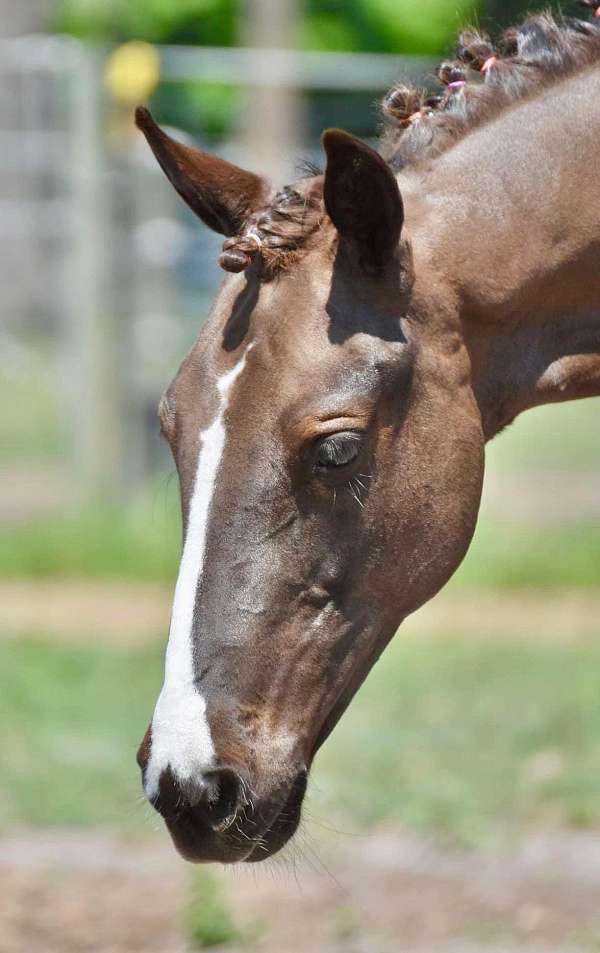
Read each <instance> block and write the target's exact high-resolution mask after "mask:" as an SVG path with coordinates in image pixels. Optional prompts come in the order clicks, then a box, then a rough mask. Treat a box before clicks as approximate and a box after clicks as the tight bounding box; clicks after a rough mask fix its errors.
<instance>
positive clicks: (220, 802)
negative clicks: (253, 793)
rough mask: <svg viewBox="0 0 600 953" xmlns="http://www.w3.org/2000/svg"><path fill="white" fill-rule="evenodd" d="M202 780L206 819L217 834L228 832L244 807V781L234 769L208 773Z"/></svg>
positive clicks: (222, 769)
mask: <svg viewBox="0 0 600 953" xmlns="http://www.w3.org/2000/svg"><path fill="white" fill-rule="evenodd" d="M202 780H203V782H204V786H205V794H204V805H205V808H206V819H207V821H208V823H209V824H210V826H211V827H212V829H213V830H214V831H216V832H217V833H219V832H220V831H226V830H227V828H229V827H231V825H232V824H233V823H234V821H235V819H236V817H237V816H238V813H239V811H240V809H241V807H242V806H243V799H244V798H243V783H242V779H241V777H240V776H239V774H238V773H237V771H234V770H233V769H232V768H221V769H219V770H216V771H208V772H206V774H204V776H203V778H202Z"/></svg>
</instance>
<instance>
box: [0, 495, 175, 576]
mask: <svg viewBox="0 0 600 953" xmlns="http://www.w3.org/2000/svg"><path fill="white" fill-rule="evenodd" d="M176 493H177V485H176V481H175V480H171V481H170V483H169V485H168V486H167V485H166V484H165V485H164V487H161V489H159V490H156V492H155V493H154V494H153V495H152V498H151V499H148V498H145V499H143V500H140V501H138V502H137V503H130V504H128V505H124V504H120V505H119V504H111V503H107V502H103V501H100V500H99V501H97V502H93V503H90V504H88V505H86V506H83V507H79V508H76V509H72V510H69V511H67V512H64V513H60V512H59V513H56V514H54V515H52V516H44V517H40V518H36V519H34V520H31V521H30V522H27V523H20V524H17V525H15V526H11V528H10V531H9V532H4V533H1V534H0V577H4V578H17V577H32V578H47V577H51V576H55V577H57V576H89V577H92V578H106V579H143V580H148V581H154V582H161V581H167V582H172V580H173V579H174V578H175V574H176V571H177V561H178V558H179V547H180V532H181V531H180V522H179V504H178V502H177V499H176V495H175V494H176Z"/></svg>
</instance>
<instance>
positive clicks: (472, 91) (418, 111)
mask: <svg viewBox="0 0 600 953" xmlns="http://www.w3.org/2000/svg"><path fill="white" fill-rule="evenodd" d="M578 2H579V4H580V6H583V7H585V8H587V9H588V10H589V11H590V12H591V13H592V14H593V16H594V18H596V17H599V16H600V0H578ZM599 61H600V19H594V20H593V21H592V22H588V21H586V20H580V19H577V18H575V17H562V18H559V19H557V18H555V17H553V16H552V15H551V14H550V13H542V14H539V15H535V16H530V17H528V18H527V19H526V20H525V21H524V22H523V23H522V24H521V25H520V26H518V27H512V28H510V29H509V30H506V32H505V33H504V34H502V36H501V37H500V39H499V40H498V42H497V43H496V44H495V45H494V44H493V43H492V41H491V40H490V38H489V37H488V36H487V35H485V34H483V33H479V32H478V31H476V30H465V31H464V32H463V33H461V34H460V35H459V38H458V44H457V50H456V59H455V60H454V61H452V62H446V63H442V64H441V66H440V67H439V68H438V71H437V79H438V81H439V82H440V84H441V86H442V91H441V93H437V94H435V95H432V94H431V92H428V91H427V90H424V89H414V88H410V87H408V86H403V85H397V86H394V87H393V88H392V89H391V90H390V91H389V92H388V93H387V94H386V96H385V97H384V98H383V101H382V103H381V111H382V114H383V117H384V119H385V121H386V123H387V128H386V129H385V130H384V132H383V135H382V137H381V142H380V145H381V153H382V155H383V157H384V159H386V161H387V162H388V164H389V165H390V167H391V168H392V169H393V170H394V171H395V172H398V171H400V170H402V169H404V168H407V167H411V166H415V165H418V164H419V163H421V162H424V161H426V160H430V159H432V158H435V157H436V156H438V155H440V154H441V153H442V152H445V151H446V150H447V149H450V148H451V147H452V146H453V145H454V144H455V143H456V142H458V140H460V139H462V138H464V137H465V136H466V135H468V134H469V133H470V132H471V131H472V130H474V129H476V128H477V127H479V126H481V125H482V124H483V123H485V122H488V121H489V120H491V119H494V118H495V117H496V116H498V115H499V114H500V113H502V112H503V111H504V110H505V109H508V108H509V107H510V106H511V105H513V104H514V103H515V102H517V101H519V100H522V99H526V98H528V97H531V96H534V95H536V94H538V93H539V92H540V91H542V90H543V89H545V88H547V87H549V86H552V84H554V83H556V82H558V81H559V80H561V79H563V78H564V77H566V76H568V75H570V74H572V73H575V72H577V71H579V70H582V69H584V68H585V67H587V66H589V65H591V64H593V63H597V62H599ZM303 172H304V175H305V177H304V178H303V179H301V180H300V181H299V182H296V183H295V185H294V186H287V187H286V188H284V189H283V190H282V191H281V192H278V193H277V195H275V197H274V198H273V199H272V201H271V203H270V205H268V206H267V207H266V208H264V209H262V210H261V211H259V212H258V213H256V214H254V215H253V216H252V217H251V218H250V219H249V220H248V221H247V222H246V224H245V229H244V232H243V234H241V235H238V236H235V237H233V238H228V239H227V240H226V241H225V243H224V244H223V252H222V254H221V257H220V258H219V264H220V265H221V267H222V268H224V269H226V270H227V271H232V272H239V271H243V270H244V269H245V268H247V267H248V266H249V265H250V263H251V262H252V261H253V260H254V259H255V258H257V257H258V256H260V259H261V265H262V272H261V275H262V277H263V278H265V279H269V278H272V277H273V276H274V275H275V274H276V273H277V271H278V270H280V269H282V268H286V267H288V266H289V265H290V264H291V263H292V262H293V261H294V260H295V259H296V257H297V255H298V253H299V251H300V249H301V248H302V247H303V246H304V245H306V243H307V241H308V239H309V238H310V236H311V235H313V234H314V233H315V232H316V231H317V230H318V228H319V226H320V225H321V222H322V221H323V217H324V214H325V212H324V205H323V176H322V174H320V173H319V170H318V169H317V168H316V167H314V166H311V165H310V164H305V165H304V167H303Z"/></svg>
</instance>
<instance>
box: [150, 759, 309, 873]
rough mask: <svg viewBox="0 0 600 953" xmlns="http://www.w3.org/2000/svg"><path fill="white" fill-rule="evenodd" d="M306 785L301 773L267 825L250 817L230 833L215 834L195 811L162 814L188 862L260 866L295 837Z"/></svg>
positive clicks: (178, 847)
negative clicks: (258, 864)
mask: <svg viewBox="0 0 600 953" xmlns="http://www.w3.org/2000/svg"><path fill="white" fill-rule="evenodd" d="M306 784H307V772H306V771H302V772H301V773H300V774H298V775H297V777H296V778H295V780H294V782H293V784H292V786H291V788H290V790H289V793H288V795H287V798H286V800H285V801H284V802H283V803H281V802H280V803H279V804H278V805H277V807H276V808H275V810H274V811H273V809H271V810H270V811H269V812H268V820H267V823H266V824H264V825H263V824H261V823H260V822H258V821H255V820H253V818H252V815H250V816H249V817H245V818H244V819H243V820H242V819H241V818H240V819H239V820H238V821H236V822H235V823H234V824H233V825H232V826H231V828H229V829H228V830H226V831H223V832H216V831H215V830H213V829H212V828H211V827H210V826H209V825H208V824H207V823H206V821H205V818H204V816H203V814H202V812H201V811H199V810H197V809H196V808H193V807H187V808H183V809H180V810H178V811H176V812H174V813H173V814H170V813H163V818H164V821H165V823H166V825H167V828H168V830H169V833H170V835H171V838H172V840H173V843H174V845H175V847H176V848H177V850H178V852H179V853H180V854H181V856H182V857H183V858H184V859H185V860H189V861H191V862H192V863H203V862H204V863H207V862H208V863H210V862H217V863H222V864H237V863H259V862H260V861H261V860H267V859H268V858H269V857H272V856H273V855H274V854H276V853H277V852H278V851H280V850H281V848H282V847H284V846H285V844H286V843H287V842H288V841H289V840H290V839H291V838H292V837H293V836H294V834H295V833H296V830H297V828H298V824H299V823H300V817H301V813H302V801H303V799H304V794H305V792H306ZM161 813H162V812H161Z"/></svg>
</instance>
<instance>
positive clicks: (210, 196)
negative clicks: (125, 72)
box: [135, 106, 269, 235]
mask: <svg viewBox="0 0 600 953" xmlns="http://www.w3.org/2000/svg"><path fill="white" fill-rule="evenodd" d="M135 122H136V125H137V127H138V129H141V131H142V132H143V133H144V135H145V137H146V139H147V140H148V144H149V146H150V148H151V149H152V152H153V153H154V155H155V156H156V158H157V160H158V163H159V165H160V166H161V168H162V170H163V172H164V173H165V175H166V176H167V178H168V179H169V181H170V183H171V185H172V186H173V187H174V188H175V189H176V191H177V192H179V194H180V196H181V197H182V199H183V200H184V201H185V202H186V203H187V204H188V205H189V207H190V208H191V209H192V211H193V212H195V213H196V215H197V216H198V217H199V218H201V219H202V221H203V222H204V223H205V224H206V225H208V226H209V228H212V229H213V230H214V231H215V232H219V233H220V234H221V235H238V234H239V233H240V232H241V231H242V229H243V226H244V223H245V222H246V220H247V218H248V216H249V215H250V214H251V213H252V212H254V211H256V209H258V208H260V207H261V206H262V205H264V204H266V201H267V198H268V193H269V187H268V184H267V182H266V181H265V179H262V178H261V177H260V176H258V175H255V174H254V173H253V172H246V171H245V170H244V169H240V168H239V167H238V166H236V165H233V164H232V163H231V162H226V161H225V159H219V158H218V157H217V156H211V155H210V154H209V153H208V152H203V151H202V150H201V149H193V148H192V147H191V146H185V145H183V143H181V142H176V141H175V140H174V139H171V137H170V136H168V135H167V134H166V132H163V130H162V129H161V128H160V127H159V126H157V125H156V123H155V122H154V119H153V118H152V116H151V114H150V112H149V111H148V110H147V109H144V108H142V107H141V106H140V107H139V108H138V109H137V110H136V113H135Z"/></svg>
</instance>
